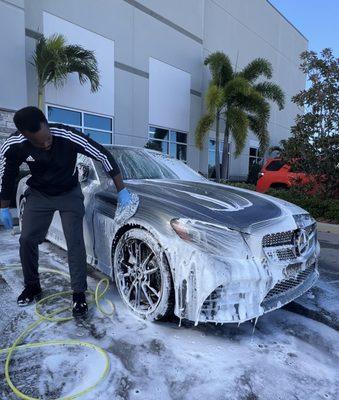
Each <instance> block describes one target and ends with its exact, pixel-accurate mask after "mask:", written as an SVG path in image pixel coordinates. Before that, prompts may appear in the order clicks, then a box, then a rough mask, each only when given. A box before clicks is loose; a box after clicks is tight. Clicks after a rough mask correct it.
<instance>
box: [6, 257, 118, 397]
mask: <svg viewBox="0 0 339 400" xmlns="http://www.w3.org/2000/svg"><path fill="white" fill-rule="evenodd" d="M15 269H20V270H21V266H20V265H18V264H12V265H7V266H6V267H0V271H8V270H12V271H13V270H15ZM39 270H40V271H42V272H53V273H56V274H60V275H64V276H66V277H67V278H68V276H69V275H68V274H67V273H65V272H62V271H58V270H56V269H51V268H44V267H42V268H39ZM102 284H104V285H105V287H104V289H103V290H102V291H101V292H100V290H99V289H100V286H101V285H102ZM108 288H109V280H108V279H107V278H104V279H101V280H100V281H99V283H98V284H97V286H96V288H95V291H94V292H93V291H91V290H88V293H89V294H90V295H91V296H92V297H93V298H94V301H95V304H96V306H97V308H98V310H99V311H100V312H101V313H103V314H104V315H108V316H111V315H112V314H113V313H114V304H113V303H112V302H111V301H109V300H107V299H105V300H106V303H107V304H108V305H109V306H110V309H111V310H110V311H109V312H107V311H105V310H104V309H103V308H102V306H101V305H100V300H101V299H102V297H103V296H104V295H105V293H106V292H107V290H108ZM71 293H73V292H72V291H65V292H60V293H56V294H52V295H50V296H47V297H44V298H42V299H41V300H40V301H39V302H38V303H37V304H36V307H35V312H36V314H37V315H38V317H39V319H38V320H37V321H35V322H33V323H32V324H30V325H29V326H28V327H27V328H26V329H25V330H24V331H23V332H22V333H21V335H20V336H19V337H18V338H17V339H16V340H15V341H14V343H13V344H12V346H10V347H8V348H6V349H0V354H2V353H8V354H7V357H6V362H5V378H6V382H7V384H8V386H9V387H10V388H11V389H12V391H13V392H14V393H15V394H16V395H17V396H18V397H19V398H20V399H25V400H39V399H38V398H36V397H30V396H27V395H25V393H22V392H21V391H20V390H19V389H18V388H17V387H16V386H15V385H14V384H13V382H12V380H11V378H10V374H9V365H10V361H11V358H12V354H13V352H14V351H15V350H23V349H32V348H36V347H46V346H65V345H66V346H83V347H87V348H90V349H92V350H95V351H97V352H98V353H100V355H101V356H102V357H103V359H104V362H105V367H104V371H103V372H102V373H101V375H100V377H99V378H98V380H97V381H96V382H95V383H94V384H93V385H92V386H89V387H88V388H86V389H84V390H82V391H80V392H78V393H76V394H73V395H71V396H66V397H60V398H58V399H55V400H71V399H76V398H79V397H80V396H83V395H85V394H87V393H88V392H90V391H91V390H93V389H94V388H95V387H96V386H98V385H99V383H101V382H102V381H103V380H104V379H105V377H106V375H107V373H108V371H109V368H110V361H109V357H108V354H107V352H106V351H105V350H104V349H102V348H101V347H98V346H96V345H94V344H92V343H88V342H82V341H80V340H49V341H43V342H36V343H28V344H20V343H21V342H22V341H23V340H24V339H25V338H26V337H27V336H28V335H29V333H30V332H31V331H32V330H33V329H35V328H36V327H37V326H39V325H40V324H41V323H42V322H43V321H50V322H64V321H69V320H71V319H73V316H72V317H59V318H58V317H55V316H56V315H57V314H60V313H62V312H64V311H66V310H70V307H68V306H67V307H63V308H60V309H57V310H56V311H53V312H52V313H50V314H47V315H43V314H42V312H41V306H42V305H43V304H44V303H45V302H46V301H48V300H51V299H54V298H56V297H58V296H63V297H64V296H68V295H70V294H71ZM91 302H93V300H92V301H91Z"/></svg>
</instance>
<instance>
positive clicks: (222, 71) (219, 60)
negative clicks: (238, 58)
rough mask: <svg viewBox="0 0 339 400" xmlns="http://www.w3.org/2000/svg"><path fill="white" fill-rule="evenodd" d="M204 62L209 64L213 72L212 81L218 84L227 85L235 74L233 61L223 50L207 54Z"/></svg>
mask: <svg viewBox="0 0 339 400" xmlns="http://www.w3.org/2000/svg"><path fill="white" fill-rule="evenodd" d="M204 64H205V65H208V66H209V69H210V71H211V74H212V82H213V83H214V84H215V85H217V86H221V87H223V86H225V84H226V83H227V82H228V81H229V80H230V79H231V78H232V76H233V68H232V64H231V61H230V59H229V57H228V56H226V54H224V53H222V52H221V51H216V52H214V53H212V54H210V55H209V56H207V57H206V58H205V61H204Z"/></svg>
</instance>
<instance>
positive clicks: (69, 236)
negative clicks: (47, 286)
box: [19, 184, 87, 292]
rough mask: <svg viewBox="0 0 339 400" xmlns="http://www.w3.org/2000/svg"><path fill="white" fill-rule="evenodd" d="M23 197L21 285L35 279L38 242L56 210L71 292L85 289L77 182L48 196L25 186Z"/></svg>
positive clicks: (80, 197) (80, 196) (81, 212)
mask: <svg viewBox="0 0 339 400" xmlns="http://www.w3.org/2000/svg"><path fill="white" fill-rule="evenodd" d="M25 197H26V204H25V208H24V212H23V219H22V232H21V236H20V239H19V242H20V258H21V265H22V270H23V274H24V282H25V285H29V284H32V283H38V282H39V273H38V265H39V248H38V245H39V244H40V243H42V242H43V241H44V239H45V237H46V235H47V232H48V228H49V226H50V224H51V222H52V219H53V215H54V212H55V211H57V210H58V211H59V212H60V217H61V222H62V228H63V231H64V234H65V238H66V244H67V250H68V265H69V271H70V276H71V288H72V290H73V291H75V292H83V291H85V290H86V289H87V281H86V279H87V263H86V249H85V244H84V235H83V217H84V214H85V207H84V203H83V200H84V195H83V194H82V191H81V187H80V184H78V185H77V186H76V187H75V188H73V189H72V190H70V191H68V192H66V193H63V194H60V195H57V196H49V195H46V194H44V193H41V192H40V191H38V190H36V189H33V188H30V187H29V188H28V189H27V190H26V191H25Z"/></svg>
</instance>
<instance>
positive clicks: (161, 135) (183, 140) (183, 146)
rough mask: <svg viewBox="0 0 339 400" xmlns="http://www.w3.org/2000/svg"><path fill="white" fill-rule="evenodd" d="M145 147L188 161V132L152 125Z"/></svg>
mask: <svg viewBox="0 0 339 400" xmlns="http://www.w3.org/2000/svg"><path fill="white" fill-rule="evenodd" d="M148 139H149V140H148V142H147V144H146V146H145V147H147V148H149V149H153V150H158V151H161V152H162V153H163V154H165V155H169V156H170V157H172V158H176V159H178V160H181V161H183V162H185V163H186V162H187V133H186V132H179V131H175V130H173V129H165V128H158V127H155V126H150V127H149V130H148Z"/></svg>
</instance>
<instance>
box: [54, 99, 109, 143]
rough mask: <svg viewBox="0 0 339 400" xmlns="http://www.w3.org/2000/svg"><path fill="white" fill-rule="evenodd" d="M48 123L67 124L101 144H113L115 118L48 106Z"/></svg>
mask: <svg viewBox="0 0 339 400" xmlns="http://www.w3.org/2000/svg"><path fill="white" fill-rule="evenodd" d="M47 116H48V122H55V123H61V124H66V125H69V126H72V127H74V128H77V129H79V130H80V131H81V132H83V133H85V134H86V135H88V136H90V137H91V138H92V139H94V140H95V141H96V142H98V143H101V144H112V136H113V118H112V117H104V116H101V115H97V114H90V113H86V112H82V111H77V110H71V109H68V108H60V107H54V106H49V105H48V106H47Z"/></svg>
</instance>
